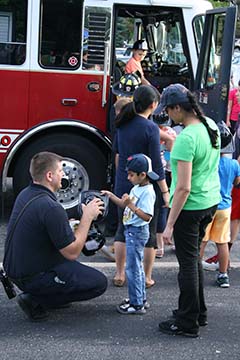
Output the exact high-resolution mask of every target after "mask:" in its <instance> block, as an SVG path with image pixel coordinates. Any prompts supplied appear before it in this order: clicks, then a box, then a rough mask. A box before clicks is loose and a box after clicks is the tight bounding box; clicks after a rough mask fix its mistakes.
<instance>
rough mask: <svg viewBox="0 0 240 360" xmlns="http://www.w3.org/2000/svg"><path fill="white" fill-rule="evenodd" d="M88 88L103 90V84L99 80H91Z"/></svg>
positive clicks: (94, 90)
mask: <svg viewBox="0 0 240 360" xmlns="http://www.w3.org/2000/svg"><path fill="white" fill-rule="evenodd" d="M87 88H88V90H89V91H92V92H96V91H100V90H101V85H100V83H99V82H97V81H91V82H90V83H88V84H87Z"/></svg>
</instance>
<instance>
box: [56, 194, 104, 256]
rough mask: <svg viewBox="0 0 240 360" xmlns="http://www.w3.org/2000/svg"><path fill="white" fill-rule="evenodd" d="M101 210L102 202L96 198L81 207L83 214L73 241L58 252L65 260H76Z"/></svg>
mask: <svg viewBox="0 0 240 360" xmlns="http://www.w3.org/2000/svg"><path fill="white" fill-rule="evenodd" d="M103 208H104V204H103V202H102V201H101V200H100V199H97V198H95V199H93V200H92V201H90V202H89V203H88V204H87V205H85V206H83V214H82V217H81V220H80V223H79V225H78V227H77V229H76V230H75V241H73V242H72V243H71V244H69V245H68V246H66V247H65V248H63V249H61V250H59V251H60V253H61V254H62V255H63V256H64V257H65V258H66V259H68V260H76V259H77V258H78V256H79V255H80V253H81V251H82V248H83V246H84V244H85V241H86V239H87V235H88V231H89V228H90V226H91V223H92V221H93V220H94V219H96V218H97V216H98V215H100V214H101V213H102V211H103Z"/></svg>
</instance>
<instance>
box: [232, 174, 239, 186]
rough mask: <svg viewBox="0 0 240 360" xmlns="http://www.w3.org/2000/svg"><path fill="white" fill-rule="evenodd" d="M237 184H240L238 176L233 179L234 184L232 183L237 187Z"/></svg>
mask: <svg viewBox="0 0 240 360" xmlns="http://www.w3.org/2000/svg"><path fill="white" fill-rule="evenodd" d="M238 184H240V176H237V177H235V179H234V182H233V185H234V186H237V185H238Z"/></svg>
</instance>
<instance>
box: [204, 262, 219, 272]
mask: <svg viewBox="0 0 240 360" xmlns="http://www.w3.org/2000/svg"><path fill="white" fill-rule="evenodd" d="M202 267H203V269H204V270H208V271H216V270H218V269H219V262H217V263H214V262H212V263H208V262H206V261H204V260H202Z"/></svg>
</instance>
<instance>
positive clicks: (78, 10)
mask: <svg viewBox="0 0 240 360" xmlns="http://www.w3.org/2000/svg"><path fill="white" fill-rule="evenodd" d="M82 6H83V2H82V1H79V0H71V1H68V0H42V2H41V18H40V32H39V34H40V50H39V51H40V52H39V63H40V65H41V66H42V67H46V68H62V69H68V70H75V69H77V68H78V67H79V63H80V52H81V36H82V12H83V11H82Z"/></svg>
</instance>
